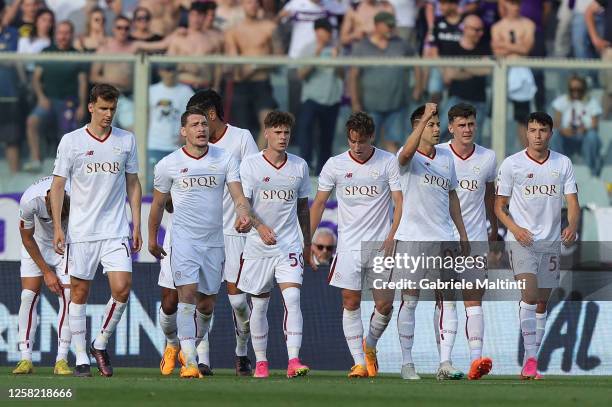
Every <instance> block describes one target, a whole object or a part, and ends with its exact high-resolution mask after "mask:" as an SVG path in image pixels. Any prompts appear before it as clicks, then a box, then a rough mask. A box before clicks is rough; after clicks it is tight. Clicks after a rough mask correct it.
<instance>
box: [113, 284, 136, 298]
mask: <svg viewBox="0 0 612 407" xmlns="http://www.w3.org/2000/svg"><path fill="white" fill-rule="evenodd" d="M131 289H132V282H131V281H121V282H120V283H118V284H115V286H114V287H113V288H112V295H113V298H114V299H116V300H117V301H119V302H127V300H128V298H130V290H131Z"/></svg>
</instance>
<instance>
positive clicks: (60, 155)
mask: <svg viewBox="0 0 612 407" xmlns="http://www.w3.org/2000/svg"><path fill="white" fill-rule="evenodd" d="M73 165H74V157H73V156H72V149H71V148H70V139H69V137H63V138H62V139H61V140H60V143H59V145H58V146H57V155H56V157H55V165H54V167H53V175H57V176H58V177H63V178H70V174H71V173H72V166H73Z"/></svg>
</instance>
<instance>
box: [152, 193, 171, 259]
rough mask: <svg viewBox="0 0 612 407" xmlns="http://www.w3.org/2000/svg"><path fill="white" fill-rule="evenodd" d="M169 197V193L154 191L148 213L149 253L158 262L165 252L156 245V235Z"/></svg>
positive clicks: (164, 255)
mask: <svg viewBox="0 0 612 407" xmlns="http://www.w3.org/2000/svg"><path fill="white" fill-rule="evenodd" d="M169 197H170V194H169V193H163V192H159V191H158V190H157V189H154V190H153V202H151V211H150V212H149V242H148V247H149V253H151V254H152V255H153V256H155V258H157V259H160V260H161V259H163V258H164V257H166V252H165V250H164V249H163V247H162V246H161V245H160V244H159V243H158V241H157V235H158V233H159V227H160V225H161V221H162V217H163V216H164V208H165V207H166V206H167V201H168V198H169Z"/></svg>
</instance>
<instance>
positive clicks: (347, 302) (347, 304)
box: [342, 298, 361, 311]
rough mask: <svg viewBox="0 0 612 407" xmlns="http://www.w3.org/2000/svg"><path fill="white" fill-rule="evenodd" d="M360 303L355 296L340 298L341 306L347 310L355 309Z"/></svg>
mask: <svg viewBox="0 0 612 407" xmlns="http://www.w3.org/2000/svg"><path fill="white" fill-rule="evenodd" d="M360 303H361V301H360V300H359V299H356V298H343V299H342V306H343V307H344V309H347V310H349V311H355V310H357V309H359V306H360Z"/></svg>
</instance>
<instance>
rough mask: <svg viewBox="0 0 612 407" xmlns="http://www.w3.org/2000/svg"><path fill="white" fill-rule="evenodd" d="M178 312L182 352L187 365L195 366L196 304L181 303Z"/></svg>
mask: <svg viewBox="0 0 612 407" xmlns="http://www.w3.org/2000/svg"><path fill="white" fill-rule="evenodd" d="M177 308H178V309H177V311H176V326H177V334H178V339H179V342H180V343H181V350H182V351H183V355H184V356H185V363H186V364H188V365H192V364H193V365H195V364H197V362H196V348H195V341H196V333H197V327H196V317H195V310H196V306H195V304H188V303H184V302H179V303H178V307H177Z"/></svg>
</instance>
